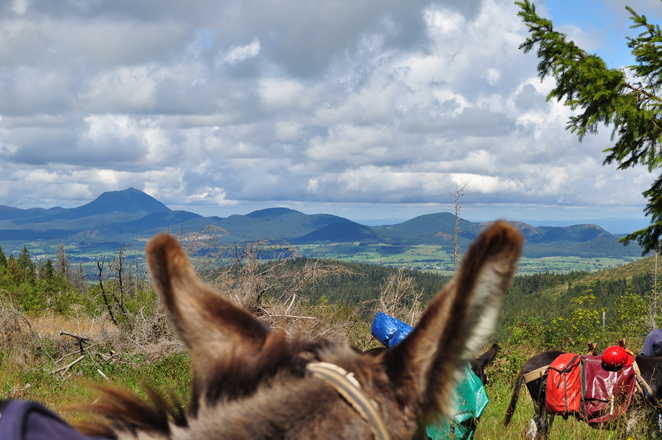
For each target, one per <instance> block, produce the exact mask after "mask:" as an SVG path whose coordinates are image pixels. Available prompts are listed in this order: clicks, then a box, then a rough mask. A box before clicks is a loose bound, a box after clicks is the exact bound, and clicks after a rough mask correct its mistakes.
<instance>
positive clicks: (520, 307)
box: [499, 273, 653, 350]
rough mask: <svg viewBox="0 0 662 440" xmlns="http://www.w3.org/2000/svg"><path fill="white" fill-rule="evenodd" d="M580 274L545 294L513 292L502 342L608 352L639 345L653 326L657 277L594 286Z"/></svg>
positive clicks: (504, 317) (597, 282) (501, 332)
mask: <svg viewBox="0 0 662 440" xmlns="http://www.w3.org/2000/svg"><path fill="white" fill-rule="evenodd" d="M575 275H578V274H568V279H566V280H563V276H562V277H560V278H559V283H557V285H556V286H554V285H552V286H549V287H548V288H547V289H545V290H544V291H543V290H539V291H537V292H525V291H523V290H519V289H513V291H512V292H511V295H510V296H509V298H508V306H507V307H506V308H505V310H504V314H503V315H502V322H501V324H502V325H501V326H500V329H499V338H500V339H502V340H504V341H507V342H509V343H512V344H516V345H521V344H526V345H530V346H535V347H541V348H546V349H552V348H563V349H566V350H569V349H574V350H585V348H586V345H587V344H588V343H589V342H595V343H598V345H599V346H602V347H604V346H605V345H610V344H614V343H615V342H616V341H618V340H620V339H622V338H625V339H626V340H628V341H630V342H631V343H632V344H633V345H632V346H633V347H635V346H638V345H639V344H640V342H641V339H643V337H644V336H645V335H646V333H647V332H648V331H649V330H650V328H651V326H652V322H651V319H652V318H651V312H650V310H651V301H650V298H651V291H652V288H653V277H652V274H647V273H644V274H633V275H632V276H631V277H629V278H617V279H603V280H600V279H597V280H593V281H584V280H581V277H579V278H578V277H575ZM573 277H574V278H573ZM517 281H518V279H516V281H515V284H516V283H517Z"/></svg>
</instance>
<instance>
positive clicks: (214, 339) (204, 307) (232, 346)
mask: <svg viewBox="0 0 662 440" xmlns="http://www.w3.org/2000/svg"><path fill="white" fill-rule="evenodd" d="M147 261H148V264H149V268H150V272H151V274H152V279H153V281H154V285H155V287H156V290H157V291H158V292H159V294H160V295H161V300H162V302H163V304H164V305H165V308H166V311H167V313H168V317H169V319H170V322H171V323H172V324H173V325H174V326H175V328H176V330H177V333H179V336H180V338H181V339H182V340H183V341H184V343H185V344H186V345H187V346H188V348H189V350H190V352H191V362H192V366H193V371H194V375H196V376H197V378H198V379H203V380H204V378H205V377H208V373H210V372H209V371H207V370H209V369H210V368H213V366H214V364H215V362H214V361H215V360H218V359H222V358H223V357H228V356H230V355H235V354H240V353H242V352H249V353H250V352H257V351H259V349H260V347H261V346H262V345H263V343H264V341H265V339H266V337H267V336H268V334H269V331H268V330H267V328H266V327H265V326H264V325H263V324H262V323H261V322H260V321H258V320H257V319H256V318H255V317H253V315H251V314H250V313H249V312H247V311H245V310H243V309H241V308H240V307H237V306H235V305H234V304H232V303H231V302H230V301H228V300H226V299H224V298H223V297H222V296H221V294H220V293H218V292H216V291H215V290H214V289H212V288H211V287H209V286H207V285H206V284H204V283H203V282H202V281H200V279H199V278H198V276H197V275H196V273H195V271H194V270H193V267H192V266H191V264H190V263H189V260H188V258H187V257H186V253H185V252H184V250H183V249H182V248H181V247H180V246H179V243H177V240H176V239H175V238H174V237H172V236H171V235H168V234H160V235H157V236H156V237H154V238H152V239H151V240H150V241H149V243H148V244H147Z"/></svg>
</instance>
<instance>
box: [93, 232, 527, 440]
mask: <svg viewBox="0 0 662 440" xmlns="http://www.w3.org/2000/svg"><path fill="white" fill-rule="evenodd" d="M521 247H522V238H521V235H520V234H519V232H517V230H516V229H515V228H513V227H511V226H510V225H508V224H507V223H504V222H496V223H494V224H493V225H491V226H490V227H488V228H487V229H485V230H484V231H483V232H482V233H481V235H480V236H479V237H478V239H477V240H476V241H475V242H474V244H473V245H472V246H471V248H470V249H469V251H468V252H467V254H466V256H465V258H464V262H463V264H462V267H461V268H460V270H459V271H458V273H456V275H455V277H454V278H453V279H452V280H451V281H450V282H449V283H448V285H447V286H446V287H445V288H444V289H443V290H442V291H441V292H439V293H438V294H437V295H436V297H435V298H434V299H433V300H432V301H431V303H430V304H429V305H428V307H427V309H426V311H425V312H424V314H423V315H422V317H421V320H420V322H419V323H418V325H417V326H416V328H415V329H414V330H413V332H412V333H411V334H410V335H409V337H408V338H407V339H406V340H405V341H403V342H402V343H401V344H399V345H398V346H396V347H394V348H391V349H388V350H384V351H383V352H381V353H379V354H377V355H370V354H363V353H360V352H359V351H357V350H355V349H352V348H350V347H349V346H347V345H343V344H338V343H331V342H328V341H325V340H317V341H302V340H298V339H297V340H293V339H290V338H287V337H286V335H285V334H284V333H283V332H282V331H281V330H277V329H269V328H267V327H266V326H265V325H264V324H262V323H261V322H260V321H258V320H257V319H256V318H255V317H253V316H252V315H251V314H250V313H248V312H247V311H245V310H242V309H241V308H239V307H237V306H236V305H234V304H232V303H231V302H230V301H228V300H226V299H225V298H223V296H222V295H221V294H219V293H217V292H215V291H214V290H213V289H212V288H210V287H208V286H206V285H205V284H203V283H202V282H201V281H200V280H199V279H198V277H197V276H196V274H195V272H194V270H193V268H192V267H191V265H190V263H189V261H188V259H187V257H186V254H185V252H184V251H183V250H182V248H181V247H180V246H179V244H178V243H177V241H176V240H175V239H174V238H173V237H171V236H169V235H166V234H161V235H158V236H156V237H154V238H153V239H152V240H151V241H150V242H149V244H148V245H147V258H148V262H149V266H150V269H151V274H152V277H153V280H154V284H155V286H156V289H157V290H158V292H159V293H160V295H161V300H162V302H163V304H164V305H165V308H166V310H167V312H168V315H169V318H170V320H171V322H172V323H173V324H174V327H175V328H176V330H177V332H178V334H179V336H180V337H181V339H182V340H183V341H184V342H185V343H186V345H187V347H188V349H189V350H190V353H191V364H192V370H193V390H192V397H191V404H190V406H189V407H188V408H186V409H185V408H183V407H182V406H181V405H179V404H177V403H176V402H173V401H172V399H166V398H164V397H163V396H161V395H160V394H158V393H156V392H153V391H150V392H148V396H149V399H148V400H142V399H140V398H139V397H137V396H135V395H133V394H131V393H126V392H122V391H118V390H115V389H111V388H108V389H105V394H104V395H103V396H102V397H101V398H100V399H98V400H97V402H96V404H93V406H92V411H93V412H94V413H95V414H96V415H97V416H99V417H100V419H99V420H98V421H97V422H95V423H94V424H89V425H87V427H86V428H85V429H84V430H85V432H86V433H88V434H93V435H102V436H106V437H109V438H115V439H119V440H124V439H150V440H155V439H173V440H208V439H214V440H216V439H275V438H278V439H299V438H301V439H304V438H305V439H309V438H319V439H331V438H338V439H370V438H372V437H373V434H372V431H371V428H370V426H369V425H368V423H367V422H366V421H365V420H364V419H363V418H361V416H360V415H359V414H358V413H357V412H356V411H355V410H354V409H353V408H352V406H350V405H349V404H348V403H347V401H345V400H344V399H343V398H342V397H341V396H340V394H339V393H337V392H336V391H335V389H334V388H332V387H331V386H329V385H328V384H327V383H325V382H322V381H321V380H320V379H317V378H312V377H310V375H307V374H306V364H307V363H309V362H314V361H323V362H330V363H334V364H336V365H338V366H340V367H342V368H344V369H345V370H347V371H349V372H352V373H353V374H354V375H355V377H356V378H357V379H358V381H359V382H360V384H361V389H362V390H363V392H364V393H365V394H366V395H367V396H369V397H370V398H371V399H372V400H373V401H374V402H375V403H376V406H377V408H378V412H379V414H380V416H381V417H382V419H383V420H384V421H385V422H386V425H387V427H388V430H389V434H390V437H391V438H392V439H409V438H412V437H415V436H417V435H420V433H421V431H419V429H420V428H419V427H420V426H422V424H423V423H425V422H427V421H429V420H430V419H431V418H432V417H434V416H435V415H438V414H448V413H449V411H450V409H451V408H450V402H451V396H452V392H453V389H454V387H455V384H456V382H457V380H458V378H459V376H460V374H461V370H462V368H463V365H464V364H465V362H467V361H469V360H471V359H473V358H474V357H475V356H476V354H477V352H478V350H480V348H481V347H482V346H483V345H484V344H485V342H486V339H487V338H488V337H489V335H490V334H491V333H492V331H493V330H494V326H495V324H496V320H497V316H498V313H499V309H500V306H501V303H502V299H503V296H504V294H505V291H506V289H507V288H508V286H509V284H510V280H511V278H512V276H513V273H514V271H515V264H516V261H517V259H518V257H519V255H520V252H521Z"/></svg>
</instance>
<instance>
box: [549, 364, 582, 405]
mask: <svg viewBox="0 0 662 440" xmlns="http://www.w3.org/2000/svg"><path fill="white" fill-rule="evenodd" d="M581 398H582V378H581V358H580V356H579V355H577V354H575V353H563V354H561V355H559V356H558V357H557V358H556V359H554V361H552V363H551V364H550V365H549V368H548V370H547V386H546V389H545V407H546V408H547V411H549V412H551V413H554V414H561V415H565V416H567V415H569V414H578V413H579V412H580V409H581Z"/></svg>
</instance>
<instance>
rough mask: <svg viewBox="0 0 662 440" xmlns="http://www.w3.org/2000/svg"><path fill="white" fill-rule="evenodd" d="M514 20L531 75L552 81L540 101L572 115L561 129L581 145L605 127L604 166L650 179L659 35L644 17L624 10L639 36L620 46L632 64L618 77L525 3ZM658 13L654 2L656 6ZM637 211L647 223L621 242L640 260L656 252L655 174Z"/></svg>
mask: <svg viewBox="0 0 662 440" xmlns="http://www.w3.org/2000/svg"><path fill="white" fill-rule="evenodd" d="M516 4H517V5H518V6H519V7H520V11H519V12H518V15H519V16H520V17H521V18H522V20H523V22H524V24H525V25H526V26H527V27H528V30H529V37H528V38H527V39H526V40H525V41H524V42H523V43H522V44H521V45H520V49H522V50H523V51H524V52H525V53H526V52H529V51H531V50H532V49H533V48H534V47H536V46H537V52H536V53H537V56H538V58H539V59H540V62H539V63H538V74H539V76H540V78H541V79H544V78H546V77H549V76H551V77H553V78H554V79H555V80H556V85H555V87H554V88H553V89H552V91H551V92H550V93H549V95H548V96H547V99H557V100H558V101H563V102H564V103H565V104H566V105H567V106H569V107H570V108H571V109H573V110H575V114H574V115H573V116H571V117H570V118H569V120H568V125H567V129H568V130H569V131H570V132H572V133H575V134H577V136H578V137H579V139H580V140H581V139H582V138H583V137H584V136H585V135H586V134H587V133H588V134H591V133H595V132H596V131H597V130H598V129H599V127H600V126H601V125H608V126H610V127H612V129H613V131H612V141H613V145H610V146H609V147H608V148H606V150H605V153H607V155H606V157H605V159H604V163H605V164H611V163H613V164H615V165H616V166H617V167H618V168H619V169H626V168H631V167H634V166H637V165H643V166H646V167H648V170H649V171H650V172H654V170H656V169H658V168H659V167H660V166H661V165H662V152H661V148H662V94H660V88H661V86H662V31H661V30H660V26H659V25H654V24H651V23H649V22H648V20H647V18H646V16H645V15H639V14H637V13H636V12H635V11H634V10H633V9H632V8H630V7H626V9H627V10H628V12H629V13H630V18H631V20H632V22H633V24H632V26H631V27H632V28H635V29H638V30H640V33H639V34H638V35H637V36H636V37H634V38H630V37H629V38H628V41H627V45H628V47H629V48H630V49H631V51H632V54H633V55H634V56H635V58H636V64H634V65H631V66H628V67H627V68H626V69H624V70H620V69H609V68H608V67H607V65H606V64H605V62H604V61H603V60H602V59H601V58H600V57H599V56H597V55H595V54H589V53H587V52H586V51H584V50H583V49H581V48H579V47H578V46H577V45H576V44H575V43H574V42H572V41H570V40H568V39H566V36H565V35H564V34H562V33H560V32H558V31H555V30H554V27H553V24H552V22H551V21H550V20H548V19H545V18H542V17H540V16H539V15H538V14H537V12H536V8H535V5H534V4H533V3H532V2H531V1H530V0H523V1H518V2H516ZM660 4H661V6H662V2H661V3H660ZM643 195H644V197H646V199H647V205H646V208H645V210H644V212H645V213H646V215H647V216H649V217H650V220H651V224H650V226H648V227H647V228H645V229H642V230H639V231H635V232H633V233H631V234H629V235H628V236H626V237H625V238H624V239H623V241H624V242H625V243H627V242H628V241H630V240H636V241H637V242H639V244H640V245H641V246H642V248H643V250H644V253H645V252H648V251H650V250H652V249H657V248H658V243H659V240H660V236H661V235H662V175H658V177H657V179H656V180H655V182H654V183H653V185H652V186H651V187H650V188H649V189H648V190H646V191H644V193H643Z"/></svg>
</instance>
